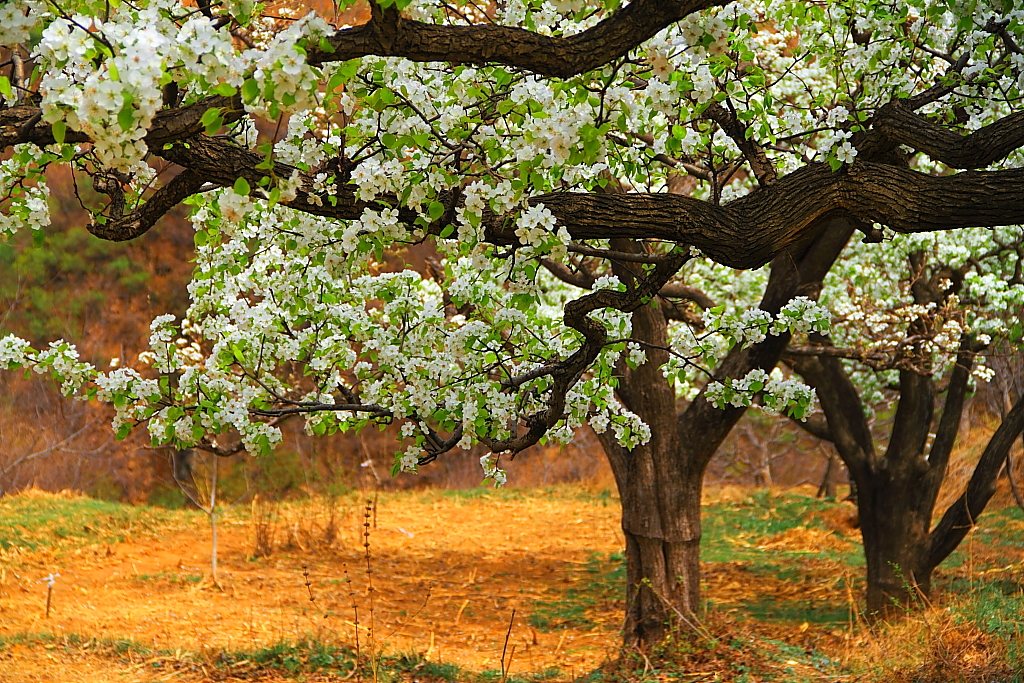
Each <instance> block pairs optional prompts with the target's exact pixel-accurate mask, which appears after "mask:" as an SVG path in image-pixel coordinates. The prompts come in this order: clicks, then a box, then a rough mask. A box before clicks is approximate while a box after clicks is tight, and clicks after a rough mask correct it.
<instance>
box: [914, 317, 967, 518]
mask: <svg viewBox="0 0 1024 683" xmlns="http://www.w3.org/2000/svg"><path fill="white" fill-rule="evenodd" d="M977 351H978V348H977V347H976V342H975V341H974V339H973V338H971V337H969V336H968V335H963V336H962V337H961V339H960V349H959V351H958V352H957V355H956V365H954V366H953V372H952V374H951V375H950V378H949V387H948V389H947V390H946V400H945V402H944V403H943V405H942V416H941V417H939V424H938V427H936V428H935V439H934V440H933V441H932V447H931V449H930V450H929V451H928V473H927V474H926V475H925V479H926V483H925V485H923V486H922V487H921V488H922V490H925V491H932V492H933V495H938V493H939V486H940V484H941V483H942V479H943V478H944V477H945V476H946V465H947V464H948V463H949V456H950V454H951V453H952V452H953V444H954V443H955V441H956V436H957V434H958V433H959V431H960V417H961V416H962V415H963V412H964V401H965V400H966V398H967V389H968V387H967V384H968V380H969V379H970V377H971V368H972V367H973V366H974V356H975V354H976V353H977ZM934 506H935V501H934V500H933V501H932V503H931V505H929V506H928V507H929V508H932V507H934Z"/></svg>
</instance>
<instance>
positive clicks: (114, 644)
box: [0, 632, 169, 657]
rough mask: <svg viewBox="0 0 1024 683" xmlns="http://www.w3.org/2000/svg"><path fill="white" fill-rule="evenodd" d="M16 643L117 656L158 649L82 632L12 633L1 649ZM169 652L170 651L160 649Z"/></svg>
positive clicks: (0, 639) (2, 641)
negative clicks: (100, 652)
mask: <svg viewBox="0 0 1024 683" xmlns="http://www.w3.org/2000/svg"><path fill="white" fill-rule="evenodd" d="M14 645H26V646H29V647H32V646H36V645H43V646H50V647H52V646H57V647H60V648H62V649H63V650H64V651H66V652H70V651H72V650H83V649H89V650H93V651H96V650H99V651H107V652H109V653H110V654H112V655H114V656H116V657H132V656H134V657H149V656H151V655H153V654H156V652H157V651H155V650H153V649H152V648H149V647H146V646H145V645H143V644H141V643H138V642H136V641H134V640H130V639H128V638H93V637H91V636H85V635H82V634H80V633H63V634H60V635H57V634H55V633H29V632H20V633H12V634H9V635H6V636H0V650H4V649H6V648H9V647H12V646H14ZM160 652H164V653H166V652H169V651H160Z"/></svg>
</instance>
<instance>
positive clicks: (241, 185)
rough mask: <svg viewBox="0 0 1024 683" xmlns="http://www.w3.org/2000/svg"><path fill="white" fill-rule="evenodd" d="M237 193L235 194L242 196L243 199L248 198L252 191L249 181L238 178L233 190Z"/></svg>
mask: <svg viewBox="0 0 1024 683" xmlns="http://www.w3.org/2000/svg"><path fill="white" fill-rule="evenodd" d="M231 189H232V190H234V191H235V194H240V195H242V196H243V197H248V196H249V193H250V192H251V191H252V189H251V188H250V187H249V181H248V180H246V179H245V178H238V179H237V180H235V184H234V186H233V187H232V188H231Z"/></svg>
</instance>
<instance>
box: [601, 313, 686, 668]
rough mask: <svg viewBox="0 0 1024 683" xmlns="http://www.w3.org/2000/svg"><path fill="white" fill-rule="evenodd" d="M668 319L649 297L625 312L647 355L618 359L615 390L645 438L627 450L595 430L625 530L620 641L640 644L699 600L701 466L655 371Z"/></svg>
mask: <svg viewBox="0 0 1024 683" xmlns="http://www.w3.org/2000/svg"><path fill="white" fill-rule="evenodd" d="M667 330H668V325H667V321H666V320H665V316H664V314H663V312H662V310H661V309H660V308H659V307H658V306H657V305H648V306H644V307H643V308H641V309H638V310H637V311H634V313H633V338H634V339H638V340H641V341H643V342H646V343H647V345H648V346H647V362H646V363H644V364H642V365H640V366H639V367H637V368H635V369H633V370H630V369H629V368H626V367H622V368H621V371H622V375H623V376H622V379H621V383H620V385H619V391H618V393H619V397H620V400H622V402H623V404H624V405H625V406H626V407H628V408H629V409H630V410H632V411H633V412H635V413H636V414H637V415H639V416H640V418H641V419H643V421H644V422H646V423H647V425H648V426H649V427H650V428H651V440H650V441H649V442H648V443H646V444H643V445H640V446H637V447H636V448H634V449H633V450H632V451H627V450H626V449H624V448H623V447H622V446H620V445H619V444H618V443H616V441H615V438H614V437H613V436H612V435H611V434H609V433H608V432H605V433H603V434H599V435H598V437H599V439H600V441H601V444H602V446H604V450H605V454H606V455H607V456H608V461H609V463H610V464H611V466H612V472H613V473H614V475H615V483H616V485H617V487H618V490H619V497H620V499H621V501H622V532H623V534H624V535H625V538H626V586H627V588H626V619H625V623H624V627H623V641H624V643H625V645H626V646H627V647H640V648H642V649H648V648H650V647H651V646H653V645H656V644H657V643H658V642H659V641H661V640H662V639H663V638H664V637H665V635H666V634H667V632H668V629H669V628H670V627H671V626H672V625H673V624H675V623H678V622H679V620H680V619H682V620H684V621H687V622H690V623H693V619H694V616H695V614H696V611H697V606H698V602H699V600H700V494H701V486H702V479H703V473H704V470H703V467H699V468H696V469H691V468H690V467H689V465H690V462H691V460H692V458H689V457H688V454H687V453H686V452H684V451H683V450H682V444H681V443H680V439H679V430H678V423H677V417H676V405H675V404H676V397H675V393H674V391H673V388H672V387H671V386H669V384H668V383H667V382H666V381H665V378H664V376H663V375H662V374H661V366H662V365H663V364H664V363H665V361H666V360H667V354H666V353H665V351H664V350H663V349H664V348H665V347H666V346H667V338H666V336H667Z"/></svg>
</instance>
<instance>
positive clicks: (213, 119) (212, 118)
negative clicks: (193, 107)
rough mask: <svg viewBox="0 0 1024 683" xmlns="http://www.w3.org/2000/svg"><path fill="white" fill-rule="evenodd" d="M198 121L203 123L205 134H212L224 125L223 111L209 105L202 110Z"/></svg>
mask: <svg viewBox="0 0 1024 683" xmlns="http://www.w3.org/2000/svg"><path fill="white" fill-rule="evenodd" d="M199 123H201V124H203V128H204V129H205V130H206V134H207V135H213V134H214V133H216V132H217V131H218V130H220V129H221V128H222V127H223V126H224V112H223V111H222V110H221V108H220V107H210V108H209V109H207V110H206V111H204V112H203V116H202V118H200V119H199Z"/></svg>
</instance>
